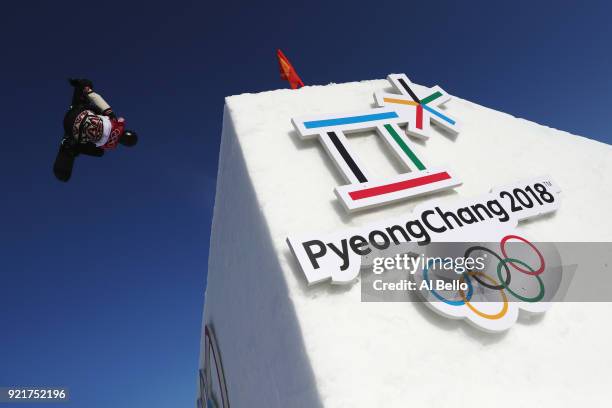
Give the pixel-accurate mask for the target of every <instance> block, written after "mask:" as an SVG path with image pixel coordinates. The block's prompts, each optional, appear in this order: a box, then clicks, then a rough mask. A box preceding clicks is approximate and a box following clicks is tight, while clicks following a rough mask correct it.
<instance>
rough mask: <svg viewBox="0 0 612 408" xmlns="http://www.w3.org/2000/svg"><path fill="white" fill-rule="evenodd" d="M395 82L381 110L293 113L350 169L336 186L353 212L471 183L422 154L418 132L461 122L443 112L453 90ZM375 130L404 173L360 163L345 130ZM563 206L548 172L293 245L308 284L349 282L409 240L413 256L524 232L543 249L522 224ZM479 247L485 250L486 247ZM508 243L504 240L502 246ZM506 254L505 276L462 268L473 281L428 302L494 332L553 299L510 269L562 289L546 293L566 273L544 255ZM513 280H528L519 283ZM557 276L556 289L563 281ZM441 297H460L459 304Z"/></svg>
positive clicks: (380, 100) (299, 238) (301, 238)
mask: <svg viewBox="0 0 612 408" xmlns="http://www.w3.org/2000/svg"><path fill="white" fill-rule="evenodd" d="M388 80H389V82H390V83H391V84H392V86H393V88H394V89H395V91H396V92H397V93H393V94H391V93H383V92H377V93H376V94H375V95H374V98H375V100H376V103H377V105H378V106H379V107H377V108H372V109H369V110H366V111H361V112H353V113H347V114H329V115H317V116H310V117H299V118H293V119H292V122H293V125H294V127H295V128H296V129H297V132H298V134H299V135H300V137H301V138H302V139H318V140H319V141H320V142H321V143H322V144H323V146H324V148H325V150H326V151H327V153H328V154H329V156H330V158H331V159H332V160H333V162H334V164H335V165H336V167H337V168H338V170H339V171H340V172H341V173H342V175H343V176H344V178H345V180H346V181H347V184H346V185H343V186H337V187H336V188H335V193H336V195H337V197H338V199H339V200H340V201H341V202H342V204H343V206H344V208H345V209H346V210H347V211H348V212H354V211H359V210H362V209H365V208H371V207H375V206H382V205H385V204H388V203H391V202H395V201H398V200H405V199H409V198H411V197H415V196H417V195H423V194H432V193H435V192H438V191H442V190H446V189H452V188H455V187H457V186H459V185H461V183H462V182H461V180H460V179H459V175H456V174H455V173H454V172H453V171H452V170H450V169H449V168H448V167H446V166H444V167H430V166H428V165H426V164H425V160H424V159H423V158H422V157H418V156H417V155H416V153H415V151H414V149H413V147H412V146H413V144H412V142H411V140H410V139H409V137H413V138H420V139H426V138H427V137H429V136H430V134H431V124H433V125H436V126H438V127H442V128H444V129H445V130H446V131H448V132H452V133H458V132H459V130H460V125H459V122H458V121H457V119H455V118H453V117H451V116H450V115H449V114H447V113H446V111H444V112H443V111H441V110H440V109H439V107H440V106H441V105H443V104H444V103H446V102H447V101H449V100H450V99H451V96H450V95H448V94H447V93H446V92H445V91H444V90H443V89H441V88H440V87H438V86H436V87H433V88H430V89H428V90H426V91H425V92H419V91H418V89H421V88H417V87H415V86H414V85H413V84H412V83H411V82H410V81H409V79H408V78H407V76H406V75H404V74H399V75H397V74H393V75H389V77H388ZM401 127H403V129H404V130H402V128H401ZM368 130H375V131H376V133H377V135H378V136H379V137H382V138H383V140H384V141H385V142H386V145H387V146H388V148H389V150H390V151H391V152H392V153H393V154H394V155H395V156H396V157H397V158H398V159H399V160H400V162H401V163H402V164H403V165H404V167H405V169H406V172H405V173H402V174H400V175H397V176H392V177H390V178H385V179H381V178H376V177H373V176H372V175H371V174H369V173H368V171H367V170H366V168H365V166H364V165H363V163H361V160H360V159H359V158H358V157H356V155H355V154H354V153H353V152H352V151H351V148H350V146H349V143H348V140H347V138H346V136H345V135H346V134H348V133H351V132H362V131H368ZM468 136H469V135H468ZM464 137H466V136H464ZM559 204H560V188H559V187H558V186H557V184H556V183H555V182H554V181H553V180H552V179H551V178H550V177H549V176H540V177H535V178H532V179H528V180H520V181H517V182H515V183H512V184H510V185H506V186H502V187H498V188H494V189H492V190H491V192H489V193H487V194H484V195H482V196H479V197H475V198H471V199H459V200H456V201H453V202H450V203H449V202H444V203H442V202H436V201H433V200H432V201H428V202H425V203H423V204H421V205H419V206H417V207H416V208H415V209H414V210H413V211H412V212H410V213H407V214H404V215H402V216H400V217H396V218H394V219H387V220H380V221H377V222H375V223H373V224H370V225H366V226H363V227H358V228H351V229H347V230H343V231H336V232H333V233H327V234H320V233H307V234H295V235H291V236H289V237H288V238H287V243H288V245H289V247H290V249H291V251H292V252H293V254H294V256H295V257H296V259H297V261H298V263H299V265H300V267H301V269H302V271H303V273H304V275H305V277H306V280H307V281H308V283H309V284H315V283H319V282H324V281H328V280H329V281H331V282H332V283H337V284H347V283H352V282H354V281H355V280H356V279H357V277H358V276H359V273H360V270H361V268H362V264H363V263H364V262H363V261H364V259H366V258H367V257H368V256H371V255H372V253H374V252H375V251H393V250H396V249H397V247H398V246H401V245H405V244H408V245H411V246H412V248H413V249H414V248H416V250H414V251H413V253H416V254H419V253H423V252H426V251H427V249H426V248H427V247H428V246H429V244H430V243H437V242H472V243H483V242H504V243H505V242H506V241H507V240H508V238H507V237H519V239H515V241H518V243H519V244H522V245H523V246H525V247H527V248H535V249H536V250H537V248H536V247H535V245H534V244H532V243H531V242H529V241H528V240H527V239H525V238H522V237H521V236H520V235H519V234H518V233H517V232H516V231H515V228H516V227H517V225H518V223H519V222H520V221H522V220H525V219H528V218H533V217H536V216H540V215H542V214H546V213H551V212H554V211H556V210H557V208H558V207H559ZM473 246H474V248H480V247H481V246H480V245H479V244H473ZM505 250H506V246H505V244H504V245H503V246H502V248H501V251H502V252H503V251H505ZM551 254H552V255H551V256H553V257H554V258H555V262H554V264H557V265H560V264H559V263H557V262H556V261H557V258H558V256H557V255H558V254H556V251H551ZM555 254H556V255H555ZM499 259H500V261H499V267H496V268H499V270H500V271H502V272H503V271H505V272H506V274H505V275H503V274H501V275H500V274H498V273H497V272H495V273H494V276H492V275H491V273H488V272H484V271H467V272H465V274H463V275H461V277H462V279H463V280H462V283H464V285H462V287H464V288H465V287H466V285H465V283H467V292H466V291H465V290H462V291H455V293H453V294H450V295H449V294H447V295H446V297H442V296H441V295H440V294H439V293H438V292H435V291H433V292H432V291H429V293H427V294H425V297H426V299H427V301H428V304H429V305H430V306H431V307H432V308H433V309H434V310H435V311H437V312H439V313H441V314H443V315H445V316H448V317H451V318H467V319H468V320H469V321H470V323H473V324H475V325H476V326H478V327H480V328H482V329H484V330H489V331H499V330H506V329H508V328H509V327H510V326H511V325H512V324H513V323H514V322H515V321H516V316H517V315H518V309H519V308H520V309H523V310H526V311H529V312H536V313H537V312H543V311H544V310H546V309H547V308H548V307H549V302H547V301H545V300H547V299H549V298H546V299H545V298H544V296H541V297H540V296H533V295H531V294H530V293H531V292H532V291H533V290H534V288H533V282H531V283H525V282H523V281H522V279H523V278H524V277H522V278H518V277H517V278H515V276H514V274H511V273H510V270H511V269H514V270H515V271H519V272H521V273H522V274H523V275H524V276H525V277H529V276H531V277H533V281H534V282H536V286H537V285H539V286H541V288H542V290H541V292H542V293H549V294H551V293H553V292H554V290H552V289H553V288H551V290H549V291H548V292H546V290H547V288H545V282H544V281H542V280H541V279H542V278H543V277H544V276H547V275H545V274H547V273H548V274H549V275H552V274H554V273H560V272H559V271H558V268H548V269H546V268H545V266H544V265H545V264H546V263H545V261H544V258H543V257H542V258H541V265H536V266H532V265H530V264H528V263H527V261H525V260H523V259H522V258H520V257H518V256H514V255H511V256H510V255H509V256H506V254H505V253H504V255H503V257H500V258H499ZM559 262H560V261H559ZM551 265H552V263H551ZM532 269H533V271H532ZM540 269H541V270H540ZM534 271H537V273H535V272H534ZM423 274H425V275H427V277H426V279H427V278H429V277H431V276H432V275H434V274H435V271H434V270H431V269H429V268H428V267H427V265H426V266H425V267H424V268H423V269H422V270H421V271H420V273H419V274H416V275H415V279H422V278H423ZM511 276H512V278H510V277H511ZM419 277H420V278H419ZM447 278H448V277H447ZM455 278H456V277H455ZM510 279H512V280H513V282H514V284H517V283H518V284H519V286H510V285H511V283H510ZM550 281H551V282H553V283H552V284H551V285H553V286H554V285H555V282H557V281H558V279H556V278H555V279H551V280H550ZM470 288H471V289H470ZM493 288H496V289H495V290H497V292H499V293H498V296H499V299H495V298H494V299H493V300H491V296H493V295H492V294H491V293H488V294H487V296H489V297H484V298H482V299H486V301H485V302H484V303H485V304H487V306H483V310H484V311H482V310H480V309H477V306H474V305H475V304H476V300H475V299H476V297H478V296H480V295H481V294H483V293H485V292H486V291H491V290H494V289H493ZM535 290H538V287H536V288H535ZM538 293H539V292H538ZM439 295H440V296H439ZM477 295H478V296H477ZM507 295H510V296H512V301H508V298H507ZM462 296H463V297H462ZM441 298H443V299H451V300H450V301H449V302H450V303H449V302H445V301H442V300H441ZM479 299H480V298H479ZM482 299H480V300H482ZM500 302H501V306H500V305H499V304H500ZM482 304H483V302H482V301H478V305H482ZM496 307H501V309H499V310H498V311H497V312H495V311H493V310H494V309H495V308H496ZM492 316H493V317H495V318H493V317H492Z"/></svg>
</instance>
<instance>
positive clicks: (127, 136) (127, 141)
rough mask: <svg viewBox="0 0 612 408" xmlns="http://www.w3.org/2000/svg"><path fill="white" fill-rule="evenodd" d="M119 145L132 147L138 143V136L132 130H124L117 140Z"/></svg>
mask: <svg viewBox="0 0 612 408" xmlns="http://www.w3.org/2000/svg"><path fill="white" fill-rule="evenodd" d="M119 143H121V144H122V145H124V146H127V147H132V146H134V145H135V144H136V143H138V135H137V134H136V132H134V131H133V130H126V131H125V132H123V135H121V137H120V138H119Z"/></svg>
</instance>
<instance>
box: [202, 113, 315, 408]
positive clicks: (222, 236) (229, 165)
mask: <svg viewBox="0 0 612 408" xmlns="http://www.w3.org/2000/svg"><path fill="white" fill-rule="evenodd" d="M274 253H275V252H274V249H273V247H272V243H271V240H270V231H269V230H268V228H267V226H266V223H265V220H264V217H263V214H262V212H261V210H260V208H259V205H258V204H257V198H256V195H255V192H254V190H253V186H252V184H251V182H250V179H249V175H248V173H247V170H246V167H245V160H244V157H243V154H242V151H241V149H240V146H239V144H238V141H237V137H236V133H235V130H234V126H233V122H232V120H231V118H230V115H229V113H228V111H227V108H226V109H225V111H224V117H223V135H222V139H221V152H220V159H219V172H218V175H217V191H216V196H215V207H214V215H213V228H212V232H211V240H210V254H209V263H208V270H209V272H208V284H207V289H206V306H205V320H204V323H205V324H209V325H210V327H212V329H213V330H214V332H215V335H216V338H217V341H218V343H219V346H220V354H221V360H222V363H223V367H224V371H225V376H226V382H227V388H228V394H229V401H230V404H231V406H232V407H256V406H262V407H279V408H280V407H318V406H321V405H320V402H319V396H318V394H317V389H316V386H315V384H314V377H313V374H312V370H311V367H310V364H309V362H308V360H307V357H306V354H305V351H304V344H303V342H302V334H301V332H300V327H299V324H298V322H297V318H296V314H295V310H294V307H293V304H292V302H291V300H290V299H289V295H288V289H287V285H286V283H285V279H284V277H283V273H282V270H281V266H280V264H279V262H278V259H277V258H276V257H275V256H274ZM203 338H204V332H203V331H202V339H203ZM203 365H204V356H203V355H202V356H201V359H200V365H199V367H203ZM230 373H231V374H230Z"/></svg>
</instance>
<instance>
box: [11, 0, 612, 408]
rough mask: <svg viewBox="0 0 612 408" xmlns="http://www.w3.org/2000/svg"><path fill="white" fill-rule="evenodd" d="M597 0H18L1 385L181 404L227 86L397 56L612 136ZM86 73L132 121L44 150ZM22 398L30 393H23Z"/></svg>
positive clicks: (191, 388)
mask: <svg viewBox="0 0 612 408" xmlns="http://www.w3.org/2000/svg"><path fill="white" fill-rule="evenodd" d="M611 8H612V7H611V6H609V5H608V4H606V2H603V1H602V2H597V1H593V2H582V3H576V2H564V1H554V2H553V1H550V2H532V1H530V2H520V1H512V2H491V1H478V2H444V1H442V2H435V4H434V3H433V2H431V3H426V2H411V1H394V2H387V1H377V2H363V1H354V2H350V3H347V2H342V3H340V2H338V3H337V4H330V3H328V2H316V1H312V2H308V3H305V2H294V3H292V2H282V3H281V2H279V3H266V2H246V1H245V2H232V3H228V2H218V4H211V2H203V1H192V2H186V1H181V0H177V1H173V2H159V3H157V2H147V3H142V4H134V3H130V2H113V1H110V2H100V3H95V2H90V3H86V2H83V1H79V2H72V1H66V2H27V3H24V2H11V3H10V4H5V5H3V10H2V12H1V16H0V32H1V34H2V38H3V40H4V41H3V47H2V48H3V52H2V54H3V56H2V62H1V64H0V67H1V68H0V69H1V70H2V75H1V76H0V87H1V89H2V96H1V97H0V104H1V105H0V112H2V113H1V118H2V152H3V153H4V157H3V159H2V160H1V161H0V170H1V172H0V174H1V175H2V176H1V177H2V185H3V189H4V193H3V194H2V200H1V201H0V203H1V204H0V206H1V207H0V209H1V211H0V222H1V224H0V226H1V229H0V231H1V233H0V239H1V241H2V242H1V244H2V245H1V248H2V249H1V252H0V253H1V254H2V258H3V260H4V262H3V267H2V269H1V270H0V273H1V277H2V280H1V284H0V322H1V323H2V331H1V332H0V333H1V335H0V386H10V385H45V386H53V385H55V386H65V387H69V388H70V389H71V391H72V398H73V404H71V406H79V407H89V408H98V407H100V408H102V407H104V408H106V407H148V408H151V407H168V406H173V407H179V406H181V407H183V406H184V407H192V406H193V404H194V397H195V388H196V372H197V359H198V353H199V341H200V339H199V336H200V322H201V313H202V306H203V301H204V288H205V281H206V263H207V253H208V236H209V232H210V223H211V214H212V208H213V202H214V188H215V177H216V168H217V154H218V149H219V136H220V132H221V118H222V110H223V97H224V96H226V95H231V94H236V93H243V92H258V91H264V90H268V89H274V88H280V87H286V84H285V83H283V82H281V80H280V79H279V75H278V70H277V63H276V60H275V49H276V48H277V47H280V48H282V49H283V51H285V53H286V55H287V56H288V57H289V58H290V59H291V61H292V63H293V64H294V66H295V67H296V68H297V69H298V71H299V73H300V75H301V76H302V79H303V80H304V82H305V83H306V84H326V83H329V82H347V81H355V80H361V79H372V78H384V77H385V76H386V75H387V74H388V73H391V72H406V73H407V74H408V75H409V77H410V78H411V79H412V80H413V81H415V82H417V83H421V84H424V85H434V84H439V85H441V86H442V87H443V88H445V89H446V90H447V91H449V92H450V93H452V94H455V95H458V96H460V97H462V98H465V99H469V100H471V101H474V102H477V103H479V104H482V105H485V106H488V107H491V108H494V109H498V110H502V111H505V112H508V113H510V114H513V115H515V116H519V117H523V118H526V119H530V120H534V121H536V122H539V123H542V124H545V125H548V126H552V127H556V128H560V129H563V130H567V131H570V132H573V133H577V134H580V135H584V136H587V137H590V138H594V139H598V140H601V141H604V142H606V143H612V136H611V135H610V131H609V126H608V123H607V122H608V118H609V116H610V115H609V113H608V112H607V110H608V109H609V107H610V102H609V96H610V95H611V94H612V80H610V72H612V56H611V55H610V53H609V48H610V45H609V41H610V38H612V25H611V24H609V15H610V12H611V11H612V10H611ZM69 76H85V77H88V78H90V79H92V80H93V81H94V84H95V86H96V90H97V91H98V92H99V93H101V94H102V95H103V96H104V97H105V98H106V99H107V100H108V101H109V102H110V103H111V105H112V106H113V107H114V108H115V110H116V111H117V112H118V113H119V114H121V115H123V116H125V117H126V118H127V122H128V127H130V128H134V129H136V130H137V131H138V132H139V134H140V143H139V145H138V146H137V147H135V148H134V149H126V148H121V147H120V148H119V149H117V150H116V151H113V152H110V154H108V155H107V156H106V157H104V158H102V159H95V158H90V157H79V158H78V159H77V162H76V165H75V171H74V174H73V179H72V180H71V182H70V183H68V184H60V183H59V182H56V181H55V179H54V178H53V175H52V173H51V165H52V161H53V159H54V156H55V153H56V151H57V146H58V142H59V139H60V138H61V136H62V127H61V123H62V117H63V114H64V112H65V110H66V108H67V105H68V104H69V101H70V95H71V93H70V92H71V90H70V89H69V86H68V85H67V83H66V81H65V78H67V77H69ZM20 406H22V407H27V404H24V405H20Z"/></svg>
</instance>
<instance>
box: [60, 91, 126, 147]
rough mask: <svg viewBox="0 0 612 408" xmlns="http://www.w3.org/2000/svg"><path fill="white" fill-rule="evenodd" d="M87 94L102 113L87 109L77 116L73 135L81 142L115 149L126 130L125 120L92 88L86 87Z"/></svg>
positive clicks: (73, 126)
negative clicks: (115, 113)
mask: <svg viewBox="0 0 612 408" xmlns="http://www.w3.org/2000/svg"><path fill="white" fill-rule="evenodd" d="M84 91H85V96H86V97H87V99H88V100H89V102H90V103H91V104H92V105H93V106H95V107H96V109H97V110H98V111H99V112H102V114H101V115H98V114H96V113H95V112H94V111H92V110H89V109H85V110H83V111H81V112H80V113H79V114H78V115H77V116H76V118H75V120H74V123H73V125H72V136H73V137H74V138H75V140H76V141H77V142H79V143H87V142H91V143H94V144H95V145H96V146H97V147H101V148H103V149H114V148H115V147H117V144H118V143H119V139H120V138H121V136H122V135H123V132H124V131H125V120H124V119H123V118H117V117H116V116H115V115H114V114H113V111H112V109H111V107H110V105H109V104H108V103H106V101H105V100H104V99H103V98H102V97H101V96H100V95H98V94H97V93H95V92H94V91H93V90H92V89H91V88H85V90H84Z"/></svg>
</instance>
